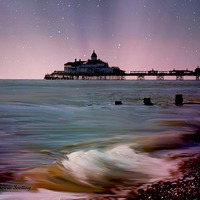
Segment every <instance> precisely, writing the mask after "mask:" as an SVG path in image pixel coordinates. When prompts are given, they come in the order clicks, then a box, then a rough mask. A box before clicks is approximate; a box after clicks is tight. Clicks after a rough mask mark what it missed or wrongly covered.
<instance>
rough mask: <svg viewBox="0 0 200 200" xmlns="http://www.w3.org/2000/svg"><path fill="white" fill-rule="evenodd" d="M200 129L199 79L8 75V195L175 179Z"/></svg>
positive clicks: (68, 195)
mask: <svg viewBox="0 0 200 200" xmlns="http://www.w3.org/2000/svg"><path fill="white" fill-rule="evenodd" d="M176 94H182V96H183V101H184V103H186V104H183V105H182V106H176V105H175V95H176ZM144 98H151V101H152V103H153V105H149V106H148V105H144V103H143V99H144ZM115 101H121V103H122V104H121V105H115ZM199 130H200V82H199V81H196V80H179V81H177V80H161V81H159V80H99V81H98V80H0V199H1V200H11V199H17V200H25V199H27V197H28V199H29V200H34V199H37V200H51V199H53V200H59V199H60V200H61V199H62V200H65V199H84V198H88V197H90V196H91V195H94V194H95V195H98V194H107V193H109V192H110V191H112V190H116V189H119V188H121V189H123V188H126V187H127V188H128V187H130V186H131V187H132V186H134V187H136V188H137V187H140V186H141V185H144V184H151V183H153V182H155V181H159V180H172V179H175V178H177V177H178V176H181V174H180V172H179V171H178V163H179V162H180V160H181V159H184V158H185V157H187V156H189V155H191V154H195V153H199V152H200V145H199V136H197V134H198V133H199Z"/></svg>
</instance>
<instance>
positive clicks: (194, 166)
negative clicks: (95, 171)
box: [85, 154, 200, 200]
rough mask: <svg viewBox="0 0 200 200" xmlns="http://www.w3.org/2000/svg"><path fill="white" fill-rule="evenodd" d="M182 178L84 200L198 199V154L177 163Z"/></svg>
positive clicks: (199, 185) (199, 193) (199, 178)
mask: <svg viewBox="0 0 200 200" xmlns="http://www.w3.org/2000/svg"><path fill="white" fill-rule="evenodd" d="M179 171H180V172H181V173H182V177H181V178H178V179H176V180H173V181H164V180H163V181H158V182H155V183H152V184H148V185H143V186H140V187H138V188H136V187H134V186H133V187H129V188H126V189H125V188H123V189H121V190H120V191H115V190H113V194H110V195H106V194H104V195H90V197H89V198H87V199H85V200H145V199H151V200H159V199H165V200H179V199H188V200H190V199H192V200H198V199H200V154H196V155H195V156H192V157H190V158H187V159H184V160H183V161H181V162H180V163H179Z"/></svg>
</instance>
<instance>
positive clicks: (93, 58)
mask: <svg viewBox="0 0 200 200" xmlns="http://www.w3.org/2000/svg"><path fill="white" fill-rule="evenodd" d="M91 59H92V60H97V54H96V53H95V50H94V51H93V53H92V55H91Z"/></svg>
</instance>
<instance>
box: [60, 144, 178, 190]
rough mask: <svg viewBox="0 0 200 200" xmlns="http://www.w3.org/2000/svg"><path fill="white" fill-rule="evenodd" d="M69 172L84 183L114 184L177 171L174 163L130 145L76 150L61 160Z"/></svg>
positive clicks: (136, 181)
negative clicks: (137, 149) (106, 148)
mask: <svg viewBox="0 0 200 200" xmlns="http://www.w3.org/2000/svg"><path fill="white" fill-rule="evenodd" d="M62 165H63V166H64V168H65V169H66V173H67V174H68V175H70V176H71V177H73V179H75V180H76V181H78V182H80V183H82V184H88V185H93V186H104V187H107V186H112V185H113V184H120V183H123V184H126V183H127V184H130V183H131V184H141V183H144V182H149V181H155V180H160V179H163V178H167V177H168V178H169V177H170V172H172V171H176V165H175V163H173V162H169V161H166V160H164V159H162V158H156V157H151V156H150V155H149V154H147V153H141V152H136V151H135V150H134V149H133V148H131V147H130V146H129V145H119V146H116V147H114V148H112V149H109V150H104V151H103V150H102V151H100V150H88V151H77V152H73V153H70V154H68V155H67V159H64V160H62Z"/></svg>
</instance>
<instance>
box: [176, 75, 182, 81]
mask: <svg viewBox="0 0 200 200" xmlns="http://www.w3.org/2000/svg"><path fill="white" fill-rule="evenodd" d="M176 80H179V81H181V80H184V78H183V76H181V75H177V76H176Z"/></svg>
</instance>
